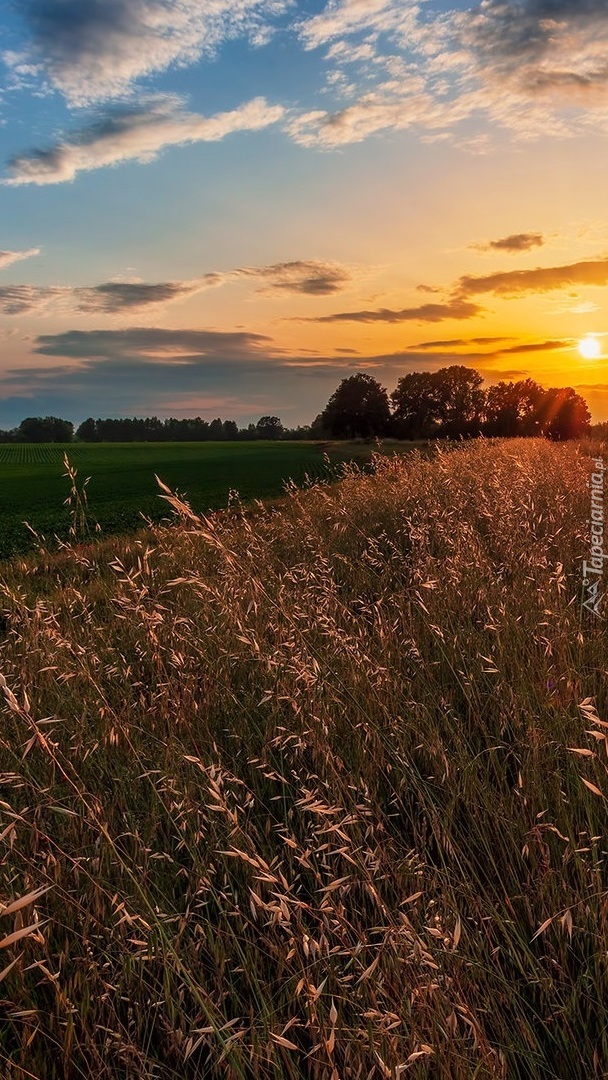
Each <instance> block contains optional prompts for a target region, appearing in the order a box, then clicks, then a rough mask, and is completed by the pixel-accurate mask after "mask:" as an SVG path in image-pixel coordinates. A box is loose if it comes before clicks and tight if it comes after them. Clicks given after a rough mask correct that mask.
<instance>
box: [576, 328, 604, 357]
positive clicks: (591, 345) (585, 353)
mask: <svg viewBox="0 0 608 1080" xmlns="http://www.w3.org/2000/svg"><path fill="white" fill-rule="evenodd" d="M578 351H579V353H580V354H581V356H582V357H584V359H585V360H597V358H598V356H601V354H602V346H601V345H600V342H599V341H598V339H597V338H596V337H593V335H592V334H589V335H588V336H587V337H586V338H583V339H582V340H581V341H579V343H578Z"/></svg>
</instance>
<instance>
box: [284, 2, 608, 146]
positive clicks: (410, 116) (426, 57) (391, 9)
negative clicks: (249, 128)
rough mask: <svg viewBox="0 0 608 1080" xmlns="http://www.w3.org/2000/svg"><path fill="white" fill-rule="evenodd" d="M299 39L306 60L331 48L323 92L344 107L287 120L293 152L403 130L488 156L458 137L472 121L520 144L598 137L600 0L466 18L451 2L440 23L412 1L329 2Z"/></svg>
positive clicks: (478, 7) (601, 119) (606, 72)
mask: <svg viewBox="0 0 608 1080" xmlns="http://www.w3.org/2000/svg"><path fill="white" fill-rule="evenodd" d="M299 32H300V37H301V39H302V41H303V44H304V47H305V48H308V49H311V48H316V47H320V46H325V45H329V46H330V47H329V49H328V51H327V53H326V60H327V61H328V63H329V64H330V65H331V67H330V70H329V73H328V79H327V83H328V89H332V88H334V89H336V90H337V91H338V92H341V93H342V96H344V97H345V98H348V99H349V100H348V101H347V102H346V103H345V105H344V106H343V107H340V108H334V109H328V110H319V109H316V110H312V111H309V112H304V113H302V115H300V116H299V117H297V118H296V119H295V120H291V121H290V123H289V125H288V129H289V131H290V134H291V135H292V137H293V138H294V139H295V140H296V141H297V142H299V143H300V144H302V145H306V146H314V145H319V146H323V147H330V146H339V145H344V144H347V143H350V142H358V141H361V140H362V139H364V138H367V137H369V136H370V135H372V134H374V133H375V132H379V131H387V130H406V129H412V130H416V131H418V132H420V133H421V136H422V138H423V139H425V140H428V139H430V140H436V139H441V140H445V141H449V142H455V143H456V144H457V145H458V146H460V147H461V148H462V149H467V150H470V151H473V152H486V151H487V149H488V136H487V135H486V133H484V132H481V133H480V135H478V136H476V137H475V139H474V140H473V141H471V138H470V132H469V131H464V132H463V133H462V134H460V133H458V131H457V128H458V126H459V125H460V124H461V123H462V122H463V121H464V120H467V119H470V118H473V117H474V118H476V119H477V120H479V119H481V118H484V117H485V118H486V119H488V120H489V121H490V122H491V123H492V126H493V127H496V126H497V125H499V126H501V127H503V128H506V129H509V130H510V131H511V132H512V133H513V134H514V135H515V137H516V138H520V139H529V138H535V137H538V136H547V135H553V136H561V137H564V136H571V135H576V134H580V132H581V130H583V129H584V128H586V127H594V128H595V129H596V130H600V131H601V132H602V133H604V132H605V113H606V104H607V101H608V9H607V6H606V2H605V0H481V2H480V3H477V4H471V5H469V6H468V8H465V7H464V5H457V4H456V3H455V2H454V0H453V3H452V7H451V10H447V11H446V10H437V7H436V6H435V5H433V6H431V5H430V4H428V5H427V4H424V3H421V2H419V0H418V2H416V0H332V2H330V3H328V4H327V5H326V7H325V9H324V10H323V11H322V12H320V13H319V14H317V15H314V16H312V17H311V18H309V19H306V20H303V21H302V23H301V24H300V28H299ZM346 69H347V70H346ZM357 70H358V71H359V72H360V78H359V79H357V78H356V72H357Z"/></svg>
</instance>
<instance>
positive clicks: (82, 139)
mask: <svg viewBox="0 0 608 1080" xmlns="http://www.w3.org/2000/svg"><path fill="white" fill-rule="evenodd" d="M283 112H284V110H283V108H282V106H280V105H269V104H268V102H267V101H266V100H265V99H264V98H262V97H258V98H254V99H253V100H252V101H248V102H246V103H245V104H244V105H240V106H239V107H238V108H237V109H233V110H232V111H231V112H224V113H216V115H215V116H201V115H198V114H196V113H188V112H185V111H184V109H183V107H182V103H181V101H180V100H179V99H178V98H175V97H171V96H167V95H165V96H162V95H161V96H158V97H156V98H154V99H153V100H151V101H149V102H148V103H147V104H144V105H143V106H139V107H135V108H129V109H119V110H115V111H114V112H111V113H109V114H108V115H106V116H103V117H102V118H101V119H99V120H98V121H96V122H95V123H93V124H90V125H89V126H88V127H85V128H83V129H81V130H80V131H78V132H75V133H74V134H73V135H72V136H71V137H69V138H66V139H65V140H61V141H59V142H57V143H55V145H54V146H51V147H50V148H48V149H35V150H30V151H28V152H27V153H25V154H19V155H18V156H16V157H14V158H12V159H11V160H10V161H9V162H8V164H7V172H8V178H7V179H6V180H4V184H5V185H7V186H17V185H22V184H39V185H42V184H59V183H62V182H65V181H66V180H73V179H74V177H75V176H77V175H78V173H80V172H88V171H90V170H92V169H101V168H104V167H105V166H108V165H119V164H121V163H123V162H125V161H138V162H148V161H153V160H154V159H155V158H156V157H158V155H159V154H160V152H161V151H162V150H163V149H164V148H165V147H167V146H183V145H185V144H186V143H196V142H217V141H218V140H220V139H223V138H225V136H226V135H230V134H232V133H233V132H236V131H260V130H261V129H262V128H266V127H268V126H269V125H270V124H276V123H277V121H278V120H280V119H281V117H282V116H283Z"/></svg>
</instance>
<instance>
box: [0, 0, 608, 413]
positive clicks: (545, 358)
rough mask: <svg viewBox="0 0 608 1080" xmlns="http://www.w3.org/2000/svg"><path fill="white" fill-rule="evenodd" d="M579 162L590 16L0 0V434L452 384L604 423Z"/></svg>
mask: <svg viewBox="0 0 608 1080" xmlns="http://www.w3.org/2000/svg"><path fill="white" fill-rule="evenodd" d="M607 136H608V0H481V2H480V3H476V4H471V3H469V2H466V0H420V2H416V0H330V2H328V3H324V2H323V0H305V2H290V0H0V148H1V149H0V427H4V428H6V427H12V426H14V425H16V424H18V423H19V422H20V420H21V419H23V417H25V416H32V415H48V414H51V415H56V416H62V417H65V418H67V419H71V420H72V421H74V422H75V423H78V422H80V421H81V420H83V419H84V418H85V417H87V416H90V415H93V416H95V417H98V416H101V417H103V416H134V415H137V416H145V415H157V416H159V417H168V416H177V417H186V416H195V415H200V416H203V417H204V418H206V419H212V418H213V417H215V416H221V417H222V418H224V419H236V420H237V422H238V423H239V424H247V423H249V422H251V421H254V422H255V421H256V420H257V419H258V418H259V417H260V416H261V415H264V414H267V413H271V414H274V415H278V416H279V417H280V418H281V419H282V421H283V423H284V424H285V425H286V426H295V425H298V424H306V423H309V422H310V421H312V419H313V418H314V417H315V416H316V415H317V414H318V413H319V412H320V411H321V410H322V409H323V407H324V405H325V404H326V402H327V400H328V398H329V396H330V394H331V393H332V392H333V390H334V389H335V388H336V386H337V385H338V383H339V382H340V380H341V379H343V378H345V377H347V376H348V375H350V374H353V373H354V372H356V371H365V372H367V373H369V374H371V375H373V376H374V377H376V378H377V379H378V380H379V381H380V382H381V383H382V385H383V386H385V387H387V389H388V390H389V391H392V390H393V389H394V387H395V386H396V384H397V381H398V379H399V378H400V377H401V376H403V375H405V374H407V373H408V372H410V371H421V370H435V369H437V368H439V367H445V366H447V365H449V364H455V363H458V364H466V365H470V366H472V367H474V368H475V369H476V370H478V371H479V372H480V373H481V374H482V375H483V376H484V378H485V379H486V381H487V382H488V383H493V382H498V381H499V380H501V379H506V380H511V379H512V380H515V379H519V378H527V377H532V378H534V379H536V380H537V381H538V382H540V383H541V384H542V385H543V386H546V387H549V386H565V385H568V386H573V387H574V388H575V389H576V390H577V391H578V392H579V393H581V394H582V395H583V396H584V397H585V398H586V400H587V401H588V403H589V406H590V408H591V411H592V414H593V418H594V419H595V420H605V419H608V217H607V214H606V169H605V167H606V163H607V154H606V147H607V145H608V142H607ZM589 336H592V337H593V339H594V341H595V342H596V347H595V349H591V350H584V351H586V352H588V353H589V352H591V353H593V352H596V353H597V354H598V355H595V356H588V357H587V358H585V357H584V356H583V355H581V352H580V350H579V343H580V342H581V340H583V339H587V338H588V337H589Z"/></svg>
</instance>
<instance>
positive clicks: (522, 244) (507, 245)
mask: <svg viewBox="0 0 608 1080" xmlns="http://www.w3.org/2000/svg"><path fill="white" fill-rule="evenodd" d="M544 243H545V238H544V236H543V235H542V233H514V234H513V235H512V236H505V237H503V239H502V240H488V242H487V244H472V245H471V247H472V249H473V250H474V251H509V252H517V251H531V250H532V248H535V247H542V246H543V244H544Z"/></svg>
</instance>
